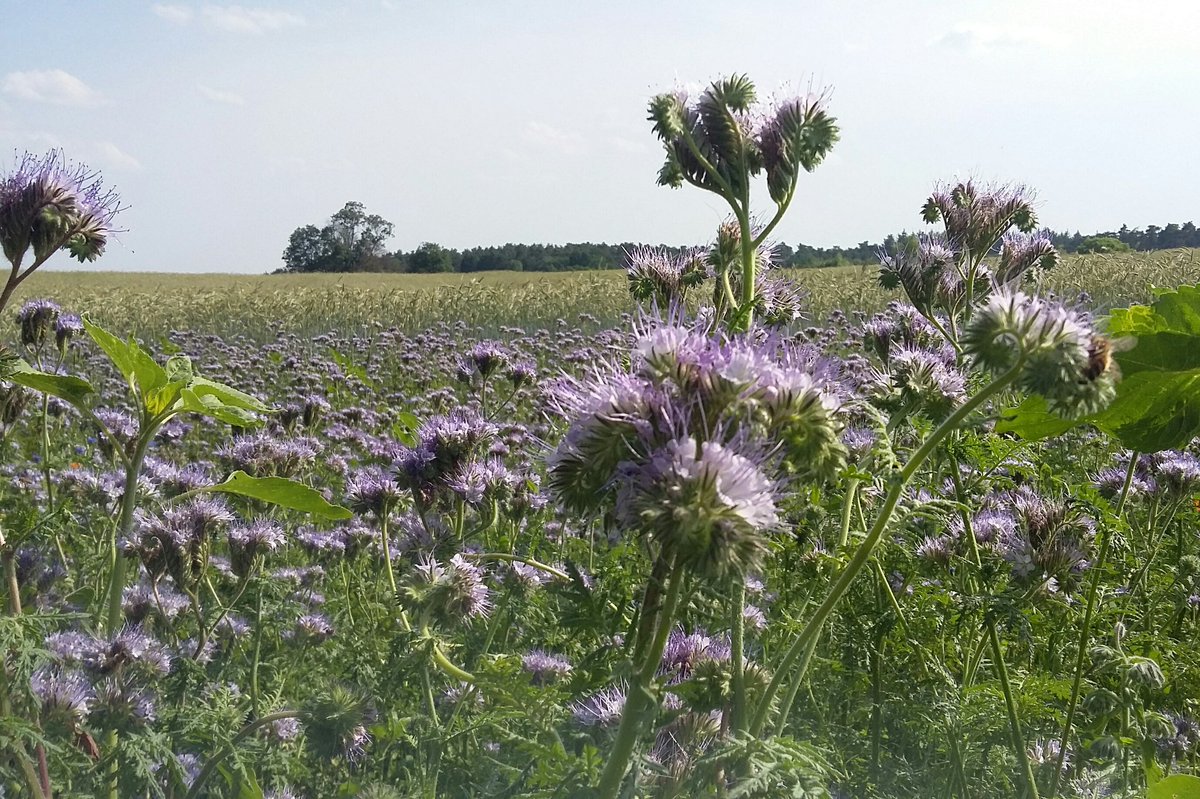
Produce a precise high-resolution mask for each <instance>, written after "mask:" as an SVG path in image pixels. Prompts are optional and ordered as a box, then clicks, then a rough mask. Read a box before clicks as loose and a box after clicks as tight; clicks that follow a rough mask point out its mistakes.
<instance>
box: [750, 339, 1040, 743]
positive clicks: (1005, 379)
mask: <svg viewBox="0 0 1200 799" xmlns="http://www.w3.org/2000/svg"><path fill="white" fill-rule="evenodd" d="M1024 362H1025V359H1024V358H1023V357H1021V358H1018V359H1017V362H1016V363H1015V364H1014V365H1013V367H1012V368H1011V369H1009V370H1008V371H1007V372H1005V373H1004V374H1002V375H1000V376H999V377H997V378H996V379H995V380H993V381H992V382H991V383H989V384H988V385H987V386H985V387H984V388H983V389H982V390H981V391H980V392H979V393H978V394H976V395H975V396H974V397H972V398H971V399H969V400H967V401H966V402H965V403H963V404H962V405H961V406H960V407H959V408H958V410H956V411H955V412H954V413H952V414H951V415H950V416H949V417H948V418H947V419H946V420H945V421H943V422H942V423H941V424H940V425H938V427H937V429H936V430H934V431H933V432H932V433H930V434H929V438H927V439H925V441H924V442H923V443H922V444H921V446H920V448H918V449H917V451H916V452H914V453H913V455H912V457H911V458H910V459H909V461H908V463H907V464H905V466H904V468H903V469H902V470H901V471H900V473H899V474H897V475H895V476H894V477H893V478H892V481H891V489H890V490H889V491H888V494H887V497H886V498H885V499H884V502H883V507H882V508H880V511H879V516H877V517H876V519H875V524H874V525H872V527H871V531H870V532H869V533H868V534H867V537H866V539H865V540H864V541H863V542H862V544H860V545H859V547H858V549H857V551H855V553H854V557H853V558H851V560H850V563H848V564H847V565H846V568H845V569H843V570H842V573H841V574H840V575H839V576H838V579H837V581H836V582H835V583H834V584H833V587H832V588H830V590H829V594H828V595H826V597H825V600H824V601H823V602H822V603H821V605H820V607H818V608H817V610H816V612H815V613H814V614H813V617H812V618H811V619H810V620H809V622H808V624H806V625H805V627H804V629H803V630H801V632H800V635H798V636H797V637H796V640H795V642H794V643H793V644H792V646H791V648H790V649H788V651H787V654H785V655H784V657H783V660H782V661H781V662H780V664H779V666H778V668H777V669H776V670H775V674H774V676H773V677H772V678H771V683H770V685H768V686H767V690H766V692H765V693H764V695H763V697H762V700H761V701H760V702H759V704H758V709H757V710H756V711H755V714H754V720H753V722H752V723H751V725H750V734H751V735H755V736H757V735H761V734H762V731H763V728H764V727H765V726H766V723H767V717H768V716H769V714H770V712H771V704H772V703H773V702H774V701H775V697H776V695H777V694H778V693H779V690H780V688H781V687H782V686H783V681H784V680H785V679H786V678H787V674H788V672H789V670H790V669H791V667H792V666H793V664H796V661H797V659H799V658H801V656H802V655H803V659H802V660H801V661H800V663H799V664H798V665H797V677H796V679H803V677H804V674H805V672H806V671H807V669H808V664H809V662H810V661H811V659H812V654H813V651H814V650H815V643H814V640H815V639H816V638H817V637H818V636H820V634H821V630H822V628H823V627H824V626H825V622H826V621H827V620H828V619H829V616H830V615H831V614H832V613H833V609H834V608H835V607H836V606H837V604H838V602H839V601H841V598H842V596H843V595H844V594H845V593H846V591H847V590H849V588H850V585H851V584H852V583H853V582H854V580H855V579H856V578H857V577H858V574H859V572H861V571H862V570H863V568H864V567H865V566H866V565H867V562H868V561H869V560H870V558H871V555H872V554H873V553H874V551H875V547H876V545H878V543H879V541H880V539H881V538H882V537H883V533H884V530H885V529H887V525H888V522H889V521H891V518H892V514H893V513H894V512H895V510H896V505H897V504H898V503H899V501H900V495H901V494H902V493H903V491H904V489H905V487H906V486H907V485H908V483H909V481H910V480H911V479H912V478H913V475H915V474H916V472H917V470H919V469H920V468H921V467H922V466H923V465H924V463H925V461H926V460H927V459H928V458H929V456H930V455H932V454H933V452H934V450H935V449H937V447H938V445H939V444H941V443H942V441H943V440H944V439H945V438H946V436H948V435H950V433H952V432H953V431H955V430H957V429H958V426H959V425H960V424H962V423H963V421H964V420H965V419H966V418H967V417H968V416H970V415H971V414H972V413H973V412H974V411H975V410H977V409H978V408H979V407H981V406H982V405H983V404H984V403H985V402H987V400H988V399H990V398H991V397H992V396H993V395H994V394H996V393H998V392H1000V391H1001V390H1003V389H1004V388H1005V387H1006V386H1007V385H1008V384H1009V383H1011V382H1012V381H1013V380H1015V379H1016V377H1017V375H1018V374H1020V371H1021V369H1022V368H1024ZM786 720H787V717H786V716H785V715H781V717H780V719H779V723H780V724H781V725H782V724H783V723H784V722H785V721H786Z"/></svg>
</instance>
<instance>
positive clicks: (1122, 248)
mask: <svg viewBox="0 0 1200 799" xmlns="http://www.w3.org/2000/svg"><path fill="white" fill-rule="evenodd" d="M1077 252H1081V253H1093V252H1129V245H1128V244H1126V243H1125V242H1123V241H1121V240H1120V239H1118V238H1116V237H1114V236H1089V237H1088V238H1086V239H1084V240H1083V241H1082V242H1081V243H1080V245H1079V249H1078V250H1077Z"/></svg>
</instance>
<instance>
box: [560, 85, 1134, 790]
mask: <svg viewBox="0 0 1200 799" xmlns="http://www.w3.org/2000/svg"><path fill="white" fill-rule="evenodd" d="M650 118H651V120H652V121H653V122H654V131H655V133H656V135H657V136H658V137H659V138H660V139H661V140H662V142H663V144H664V147H665V150H666V156H667V157H666V162H665V164H664V166H663V168H662V171H661V172H660V175H659V182H660V183H661V184H664V185H668V186H679V185H681V184H682V183H684V182H687V183H690V184H692V185H695V186H697V187H699V188H701V189H704V190H706V191H710V192H713V193H715V194H718V195H720V196H721V197H722V198H723V199H725V200H726V202H727V203H728V204H729V205H730V207H731V209H732V211H733V221H732V222H730V223H729V224H726V225H725V226H723V227H722V228H721V230H720V231H719V232H718V235H717V238H716V241H715V243H714V244H713V245H712V247H711V248H709V249H708V250H707V251H704V250H697V251H693V252H685V253H683V254H679V253H667V252H654V251H638V252H635V253H633V254H632V256H631V260H630V265H629V281H630V289H631V292H632V293H633V295H634V297H635V298H637V299H639V300H640V301H643V302H647V303H650V304H651V305H652V308H653V310H650V311H644V312H643V317H642V319H643V321H642V322H641V323H640V327H639V329H638V330H637V331H636V340H635V343H634V346H633V349H632V351H631V352H630V353H629V355H628V357H626V358H620V359H618V360H616V361H614V362H613V363H612V364H610V365H608V366H604V367H599V368H597V369H595V370H594V371H593V373H592V374H591V375H590V376H589V377H587V378H585V379H565V378H564V379H563V380H561V381H559V383H558V385H557V386H556V389H555V391H554V392H553V398H554V399H553V402H552V407H553V409H554V410H555V411H556V413H557V415H559V416H560V417H562V418H563V419H564V420H565V421H566V423H567V427H566V430H565V434H564V436H563V438H562V440H561V443H560V444H559V445H558V447H557V449H556V450H555V451H554V453H553V455H552V456H551V458H550V461H549V488H550V489H551V491H552V492H553V493H554V494H555V496H556V497H557V499H558V501H559V502H560V504H561V505H562V506H563V507H564V508H565V509H567V510H569V511H572V512H574V513H578V514H593V515H600V516H603V517H604V518H606V519H608V520H610V524H611V526H612V527H613V528H615V530H614V532H615V533H616V534H618V535H619V536H624V537H629V538H631V539H634V540H636V541H638V542H640V544H641V549H642V551H643V552H644V553H645V556H646V572H645V583H644V586H643V589H642V594H641V601H640V604H639V605H638V606H637V608H636V618H635V621H634V622H633V623H632V624H631V625H630V635H629V636H628V637H627V639H626V652H627V655H628V658H629V661H628V663H629V665H628V672H627V676H626V679H627V683H628V685H627V689H626V690H625V692H624V701H623V705H622V708H621V711H620V724H619V726H618V728H617V731H616V734H615V738H614V739H613V742H612V747H611V749H610V750H609V755H608V760H607V763H606V766H605V768H604V770H603V773H602V775H601V776H600V778H599V780H598V783H597V789H598V795H599V796H601V797H603V799H611V797H616V796H618V795H620V793H621V791H622V788H623V786H627V785H628V784H629V783H630V782H631V781H632V782H634V783H635V784H636V782H637V780H638V771H639V769H638V762H639V760H638V758H637V757H636V756H635V754H636V751H637V749H638V746H639V742H640V741H641V740H642V738H643V736H644V735H645V733H646V731H647V730H648V729H649V727H650V726H651V724H652V723H653V721H654V719H655V718H656V717H657V714H658V712H659V710H660V709H661V707H662V705H663V703H664V701H665V700H664V690H665V689H664V683H663V681H664V680H665V679H667V677H668V675H667V674H664V672H663V671H662V665H661V664H662V663H663V653H664V649H665V647H666V646H667V642H668V640H669V638H670V636H671V632H672V629H673V627H674V625H675V624H676V622H677V619H678V618H679V616H680V615H681V614H683V613H685V612H686V611H685V608H686V605H687V600H686V597H688V596H689V595H690V594H691V593H693V592H694V591H695V590H696V589H697V588H698V587H700V586H703V585H707V586H708V587H709V588H710V589H716V590H719V591H724V592H725V596H727V597H728V598H729V612H728V619H729V628H728V629H729V637H730V638H729V640H730V644H731V646H730V651H729V658H728V660H729V666H728V674H727V678H728V683H727V685H728V689H727V702H726V703H725V704H724V709H723V716H722V717H723V721H722V725H721V727H722V730H723V734H724V738H725V739H726V741H727V744H726V745H727V746H729V747H733V748H735V749H736V748H737V747H739V746H741V747H743V750H744V754H743V755H742V756H736V757H733V758H732V759H729V760H728V761H727V762H728V763H729V764H730V767H729V768H722V771H721V773H722V774H723V777H722V779H724V780H725V781H726V782H731V781H736V780H738V779H740V778H747V779H748V778H749V777H750V776H751V773H752V772H753V768H754V766H753V763H752V762H750V761H751V759H752V756H751V755H750V754H749V753H750V751H751V749H752V747H753V744H752V743H750V742H753V741H755V740H756V739H759V738H761V737H762V736H763V735H764V734H765V733H767V732H768V731H769V730H771V729H775V730H780V729H782V727H783V725H784V722H785V721H786V718H787V715H788V713H789V711H790V708H791V704H792V701H793V699H794V697H795V695H796V687H798V686H799V685H800V684H801V683H802V682H803V681H804V679H805V675H806V672H807V669H808V667H809V664H810V663H811V661H812V658H813V654H814V651H815V649H816V645H817V642H818V639H819V637H820V635H821V632H822V629H823V628H824V627H825V625H826V624H827V622H828V621H829V619H830V617H831V616H832V614H833V613H834V611H835V609H836V608H837V606H838V605H839V603H840V602H841V600H842V599H843V598H844V597H845V595H846V594H847V592H848V591H849V590H850V588H851V586H852V585H853V584H854V583H855V581H856V580H857V578H858V577H859V575H860V574H861V573H862V572H863V571H864V569H865V568H866V567H867V566H868V565H869V564H871V563H872V562H873V558H874V554H875V552H876V549H877V547H878V545H879V544H880V542H881V540H883V538H884V536H885V533H886V532H887V531H888V529H889V525H890V524H891V523H892V522H893V519H894V517H895V516H896V514H897V511H898V509H899V508H900V507H901V505H902V502H903V500H904V499H905V496H906V492H907V489H908V486H909V484H910V483H911V482H912V481H913V480H914V478H916V477H917V476H918V475H922V474H924V472H925V470H926V469H927V468H928V466H929V464H930V463H931V461H933V462H936V461H938V460H940V459H941V457H942V456H943V454H944V451H945V448H946V447H947V445H950V444H951V443H952V442H953V441H954V440H955V439H956V437H957V436H958V435H959V432H960V431H961V430H964V429H967V428H969V427H971V426H974V425H978V424H979V423H980V421H981V418H982V417H983V415H984V414H986V413H987V411H988V409H989V407H990V405H991V403H993V401H995V400H996V399H997V398H1000V397H1004V396H1006V395H1007V394H1009V393H1011V392H1013V391H1020V392H1023V393H1026V394H1029V395H1036V396H1039V397H1041V398H1042V400H1043V401H1044V402H1045V404H1046V407H1047V408H1049V409H1050V411H1051V412H1053V413H1056V414H1058V415H1060V416H1062V417H1067V418H1074V417H1079V416H1082V415H1084V414H1088V413H1093V412H1095V411H1097V410H1099V409H1102V408H1103V407H1104V406H1105V405H1106V404H1107V403H1108V402H1109V401H1111V399H1112V396H1113V393H1114V385H1115V382H1116V374H1115V370H1112V369H1108V368H1106V365H1105V364H1100V363H1098V357H1097V353H1098V352H1100V351H1102V350H1103V349H1104V348H1105V346H1106V341H1105V339H1103V337H1102V336H1100V335H1099V334H1098V333H1096V332H1095V331H1094V330H1093V328H1092V324H1091V322H1090V319H1089V318H1088V317H1087V316H1086V315H1084V314H1082V313H1080V312H1078V311H1075V310H1073V309H1071V308H1068V307H1065V306H1063V305H1061V304H1059V303H1056V302H1052V301H1048V300H1043V299H1040V298H1037V297H1035V296H1031V295H1030V294H1028V293H1026V291H1025V285H1024V284H1025V283H1026V282H1028V278H1029V277H1030V276H1031V275H1034V274H1036V273H1037V271H1038V270H1039V269H1044V268H1049V267H1050V266H1052V265H1053V263H1054V259H1055V253H1054V251H1053V248H1052V247H1050V246H1049V244H1048V241H1047V240H1046V239H1045V238H1044V237H1041V236H1038V235H1036V234H1034V233H1033V232H1032V230H1033V225H1034V215H1033V211H1032V207H1031V204H1030V200H1029V197H1028V194H1027V193H1026V192H1025V191H1024V190H1023V189H1020V188H1012V187H999V188H985V187H980V186H976V185H975V184H971V183H965V184H959V185H957V186H954V187H948V188H944V189H943V188H939V189H938V191H937V192H936V193H935V194H934V196H933V197H932V198H931V199H930V201H929V203H927V205H926V207H925V211H924V215H925V218H926V220H927V221H930V222H935V221H939V220H940V221H942V222H944V224H945V227H946V232H945V234H943V235H939V236H930V237H926V238H923V239H921V240H920V242H919V245H918V246H917V247H916V248H913V249H909V250H904V251H900V252H895V253H885V254H884V255H883V257H882V266H881V278H882V280H883V281H884V282H885V284H886V285H890V286H896V287H901V288H903V289H904V291H905V292H906V293H907V295H908V297H909V299H910V300H911V302H912V318H913V319H914V320H918V319H919V320H921V324H920V325H917V324H916V322H915V321H914V322H913V326H914V328H917V327H922V326H923V329H925V330H927V331H928V333H927V335H925V336H924V341H923V343H921V344H918V343H917V342H916V341H915V340H912V339H910V341H908V342H906V343H903V344H901V345H897V346H893V339H895V338H897V335H896V334H897V333H898V332H899V331H895V330H883V329H880V330H877V331H876V333H877V335H876V336H875V340H876V342H877V343H878V344H879V345H880V349H881V350H883V352H882V353H881V354H883V355H884V359H883V363H882V365H880V366H878V367H871V368H869V369H868V370H867V371H866V373H864V372H863V370H862V369H861V368H854V369H852V368H850V367H849V365H848V364H845V363H843V362H839V361H837V360H836V359H832V358H829V357H826V356H824V355H823V354H822V353H821V352H820V351H819V350H818V349H816V348H815V347H813V346H811V345H806V344H801V343H798V340H797V339H794V338H791V337H789V336H788V335H787V333H786V331H787V329H788V327H789V325H790V323H791V322H793V321H794V320H795V319H796V318H798V317H799V308H798V306H799V297H798V294H797V292H795V291H794V290H791V291H788V290H784V289H781V287H780V286H781V284H780V283H778V282H772V281H770V280H767V279H765V278H766V271H767V268H768V267H769V266H770V263H771V258H770V247H769V244H767V242H766V238H767V236H768V235H769V234H770V233H771V231H772V230H773V229H774V228H775V227H776V225H777V224H778V222H779V220H780V219H781V218H782V216H783V214H784V213H785V212H786V210H787V208H788V205H789V203H790V202H791V199H792V197H793V196H794V193H795V190H796V184H797V181H798V177H799V175H800V173H801V172H803V171H809V170H811V169H813V168H814V167H815V166H816V165H817V164H818V163H820V161H821V159H822V158H823V157H824V156H825V154H826V153H827V152H828V150H829V149H830V147H831V146H832V145H833V143H834V142H835V141H836V138H837V128H836V125H835V123H834V120H833V118H832V117H831V116H829V114H828V112H827V110H826V108H825V97H824V96H823V95H820V96H808V97H804V98H799V99H795V98H794V99H789V100H785V101H782V102H776V103H772V104H769V105H759V104H757V102H756V93H755V90H754V86H753V84H752V83H751V82H750V81H749V80H748V79H746V78H745V77H742V76H735V77H733V78H729V79H724V80H719V81H717V82H715V83H713V84H712V85H711V86H710V87H709V88H708V89H706V90H705V91H703V92H701V93H700V94H699V95H698V96H697V97H695V98H693V97H691V96H690V95H688V94H685V93H683V92H675V93H668V94H663V95H659V96H658V97H656V98H654V100H653V101H652V102H651V104H650ZM760 175H765V177H766V182H767V187H768V189H769V194H770V197H771V199H772V201H773V202H774V203H775V206H776V209H775V213H774V215H773V217H772V218H771V219H770V221H769V222H767V223H766V224H765V225H762V226H756V225H755V223H754V221H753V218H752V214H751V208H750V201H749V195H750V187H751V185H752V182H753V180H754V178H755V177H756V176H760ZM996 253H998V256H999V257H998V259H997V258H990V259H989V257H990V256H992V255H993V254H996ZM997 260H998V264H996V265H993V264H994V263H995V262H996V261H997ZM706 278H711V279H712V280H713V284H714V290H713V306H712V308H709V309H704V308H702V309H700V311H699V312H698V313H696V314H695V315H694V316H693V317H692V318H690V319H689V318H688V316H687V312H685V311H684V310H683V309H684V308H685V307H689V305H688V303H687V294H688V293H689V292H690V290H691V289H692V288H694V287H695V286H697V285H698V284H700V283H702V282H703V281H704V280H705V279H706ZM910 332H911V331H910ZM889 415H890V416H891V418H889ZM910 415H912V418H922V419H925V420H927V421H928V422H929V423H930V424H932V427H928V426H921V427H917V428H910V427H908V426H906V425H904V424H903V422H904V420H905V419H906V418H909V416H910ZM864 427H865V428H867V429H869V428H870V427H876V428H878V433H879V434H880V436H881V437H882V438H883V440H885V441H887V446H886V448H884V449H886V451H887V453H888V455H887V457H880V458H876V459H875V461H874V462H875V466H874V467H873V468H874V469H875V470H877V471H879V473H878V474H870V473H867V472H863V471H862V468H861V466H859V465H854V466H853V467H849V466H848V457H849V455H850V449H849V447H848V445H847V443H846V442H851V443H853V441H854V439H855V438H856V436H857V437H861V433H862V432H863V428H864ZM921 431H924V432H921ZM914 433H918V434H919V435H918V436H917V437H916V438H915V440H914V436H913V434H914ZM872 437H873V434H868V436H867V438H868V441H869V440H870V439H871V438H872ZM854 446H855V447H856V450H857V454H858V456H859V457H860V458H861V457H862V455H863V451H864V450H863V449H862V448H861V447H858V445H857V444H855V445H854ZM869 448H870V445H869V444H868V447H867V449H869ZM864 479H866V480H870V481H872V482H875V483H877V484H882V495H881V498H880V501H879V505H878V511H877V515H876V517H875V520H874V522H873V523H872V524H871V525H869V526H868V528H867V529H866V531H865V533H864V534H863V535H862V537H861V538H860V539H858V540H857V541H856V540H854V539H852V538H851V537H850V536H849V527H850V520H851V514H850V512H849V511H850V509H851V507H853V506H854V505H855V503H856V491H857V487H858V485H859V484H860V482H862V481H863V480H864ZM839 489H841V490H842V491H844V493H845V501H846V508H847V512H846V513H844V514H843V525H842V527H843V529H842V534H841V536H840V539H839V542H838V543H839V551H838V552H837V553H835V554H836V555H837V556H838V557H839V558H844V560H843V564H844V565H843V567H842V569H841V571H840V573H838V574H836V576H835V577H834V578H833V579H832V581H831V582H830V583H829V584H828V586H827V587H826V588H825V589H824V596H823V598H821V597H820V594H819V593H818V594H817V598H816V600H815V601H814V603H813V605H812V607H813V608H815V609H814V610H813V611H812V612H811V614H810V616H809V618H808V620H807V621H806V623H805V624H804V625H803V626H802V627H801V629H800V632H799V634H798V635H797V636H796V637H795V639H794V640H793V641H792V642H791V643H790V645H788V646H786V647H784V649H783V651H782V653H781V654H779V655H777V656H776V657H775V658H774V662H772V663H770V664H769V666H767V667H760V666H758V665H757V664H751V663H749V662H748V653H749V652H750V651H751V649H750V648H749V647H748V644H747V638H748V634H747V628H746V619H747V618H748V616H747V612H746V611H747V608H746V604H745V603H746V586H747V578H750V577H753V575H755V574H756V573H757V572H758V570H759V569H760V568H761V567H762V566H763V564H764V563H765V562H766V560H767V559H769V558H771V557H772V556H773V555H775V554H776V553H783V552H786V550H787V549H788V547H789V541H794V540H795V535H794V534H795V533H797V532H799V531H798V528H799V527H800V526H802V524H803V519H804V514H805V513H806V511H807V509H808V507H809V505H810V503H811V501H812V498H813V497H814V496H818V495H820V494H821V493H822V492H831V491H832V492H836V491H838V490H839ZM959 499H960V500H962V501H969V498H966V497H959ZM968 537H969V536H968ZM856 543H857V546H855V544H856ZM988 624H989V627H988V631H987V632H988V636H987V640H988V641H990V645H991V651H992V656H993V661H994V662H995V664H996V668H997V670H998V672H999V676H1000V679H1001V683H1002V686H1003V691H1004V693H1005V696H1006V699H1007V708H1008V711H1009V723H1010V733H1011V743H1012V747H1013V752H1014V755H1015V756H1016V757H1017V759H1018V762H1021V763H1023V771H1022V774H1023V776H1022V782H1023V783H1024V784H1025V785H1026V788H1027V791H1028V794H1029V795H1031V796H1035V797H1036V796H1037V785H1036V781H1035V779H1034V775H1033V771H1032V766H1031V765H1030V762H1029V756H1028V753H1027V751H1026V744H1025V740H1024V738H1023V733H1022V730H1021V721H1020V718H1019V715H1018V712H1017V705H1016V702H1015V700H1014V697H1013V693H1012V687H1011V684H1010V682H1009V680H1008V678H1007V672H1006V671H1005V669H1004V659H1003V650H1002V646H1001V642H1000V640H999V637H998V633H997V630H996V627H995V624H994V622H990V621H989V622H988ZM750 675H753V679H752V678H751V677H750ZM789 684H790V686H791V688H790V689H789V690H788V691H787V692H783V690H782V689H783V688H784V687H785V685H789ZM656 751H657V750H656ZM722 762H726V761H722ZM631 766H632V768H631ZM746 784H747V785H749V784H750V783H749V782H747V783H746Z"/></svg>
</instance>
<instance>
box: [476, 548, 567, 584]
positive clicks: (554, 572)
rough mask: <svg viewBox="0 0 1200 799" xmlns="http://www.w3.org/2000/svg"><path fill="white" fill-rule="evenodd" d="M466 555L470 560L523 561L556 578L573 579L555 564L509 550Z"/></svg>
mask: <svg viewBox="0 0 1200 799" xmlns="http://www.w3.org/2000/svg"><path fill="white" fill-rule="evenodd" d="M466 557H467V558H468V559H470V560H502V561H505V562H506V563H523V564H525V565H526V566H530V567H532V568H534V569H537V570H538V571H540V572H545V573H546V574H549V575H550V576H551V577H553V578H555V579H556V580H563V581H565V582H570V581H571V575H569V574H567V573H566V572H565V571H562V570H561V569H556V568H554V567H553V566H548V565H546V564H545V563H541V562H540V561H536V560H534V559H533V558H526V557H522V556H521V555H510V554H508V553H507V552H481V553H479V554H468V555H467V556H466Z"/></svg>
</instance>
